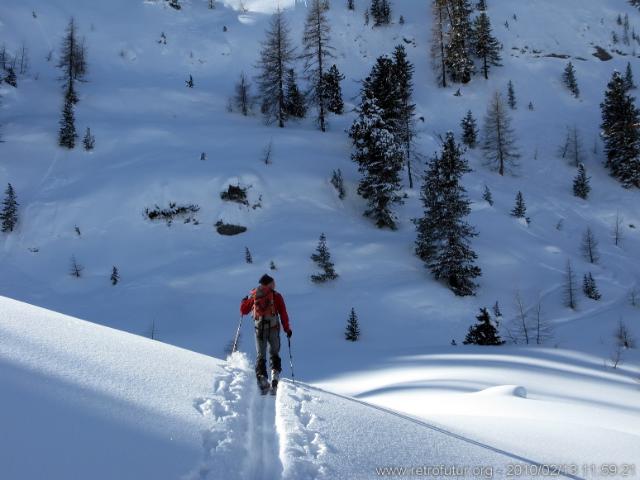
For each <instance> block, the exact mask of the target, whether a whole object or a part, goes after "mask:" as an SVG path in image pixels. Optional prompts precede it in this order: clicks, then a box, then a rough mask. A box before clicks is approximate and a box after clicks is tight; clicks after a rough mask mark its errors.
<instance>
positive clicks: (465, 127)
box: [460, 110, 478, 148]
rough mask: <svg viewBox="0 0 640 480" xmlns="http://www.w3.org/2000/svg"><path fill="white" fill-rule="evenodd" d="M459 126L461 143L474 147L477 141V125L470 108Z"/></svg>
mask: <svg viewBox="0 0 640 480" xmlns="http://www.w3.org/2000/svg"><path fill="white" fill-rule="evenodd" d="M460 126H461V127H462V143H464V144H465V145H466V146H467V147H469V148H476V145H477V143H478V127H477V126H476V119H475V118H473V113H471V110H469V111H468V112H467V114H466V115H465V117H464V118H463V119H462V122H460Z"/></svg>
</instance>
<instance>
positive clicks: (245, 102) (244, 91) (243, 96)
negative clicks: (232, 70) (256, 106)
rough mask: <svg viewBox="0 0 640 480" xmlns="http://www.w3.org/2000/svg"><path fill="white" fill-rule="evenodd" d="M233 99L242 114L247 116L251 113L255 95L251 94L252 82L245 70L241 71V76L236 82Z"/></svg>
mask: <svg viewBox="0 0 640 480" xmlns="http://www.w3.org/2000/svg"><path fill="white" fill-rule="evenodd" d="M233 101H234V103H235V106H236V108H237V109H238V110H239V111H240V113H242V115H244V116H245V117H246V116H247V115H249V113H250V112H251V108H252V106H253V97H252V95H251V84H250V83H249V81H248V80H247V77H246V76H245V74H244V72H241V73H240V78H239V80H238V83H236V86H235V95H234V98H233Z"/></svg>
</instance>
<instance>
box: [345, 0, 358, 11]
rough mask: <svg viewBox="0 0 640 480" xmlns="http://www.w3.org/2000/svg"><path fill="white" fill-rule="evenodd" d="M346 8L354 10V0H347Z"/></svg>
mask: <svg viewBox="0 0 640 480" xmlns="http://www.w3.org/2000/svg"><path fill="white" fill-rule="evenodd" d="M347 8H348V9H349V10H355V9H356V4H355V0H347Z"/></svg>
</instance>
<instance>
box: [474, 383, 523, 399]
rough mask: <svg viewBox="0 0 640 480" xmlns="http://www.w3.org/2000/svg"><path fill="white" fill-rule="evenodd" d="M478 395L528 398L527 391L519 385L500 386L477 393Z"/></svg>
mask: <svg viewBox="0 0 640 480" xmlns="http://www.w3.org/2000/svg"><path fill="white" fill-rule="evenodd" d="M476 395H488V396H496V397H519V398H527V389H526V388H525V387H521V386H519V385H498V386H495V387H490V388H485V389H484V390H481V391H480V392H477V393H476Z"/></svg>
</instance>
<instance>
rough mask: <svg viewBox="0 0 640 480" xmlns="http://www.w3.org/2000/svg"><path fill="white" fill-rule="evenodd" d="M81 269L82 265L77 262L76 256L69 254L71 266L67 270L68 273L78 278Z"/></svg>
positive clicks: (80, 274) (82, 268)
mask: <svg viewBox="0 0 640 480" xmlns="http://www.w3.org/2000/svg"><path fill="white" fill-rule="evenodd" d="M83 270H84V267H83V266H82V265H80V264H79V263H78V261H77V260H76V256H75V255H72V256H71V268H70V270H69V274H70V275H71V276H72V277H76V278H80V277H81V276H82V271H83Z"/></svg>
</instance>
